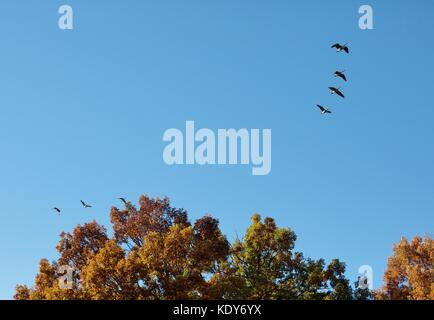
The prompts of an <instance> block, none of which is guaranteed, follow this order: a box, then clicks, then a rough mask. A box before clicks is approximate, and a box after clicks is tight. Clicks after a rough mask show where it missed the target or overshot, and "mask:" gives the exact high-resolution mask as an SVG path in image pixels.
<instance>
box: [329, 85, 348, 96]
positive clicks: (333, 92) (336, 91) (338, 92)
mask: <svg viewBox="0 0 434 320" xmlns="http://www.w3.org/2000/svg"><path fill="white" fill-rule="evenodd" d="M329 89H330V93H331V94H337V95H338V96H340V97H342V98H345V96H344V94H343V93H342V92H341V91H339V89H340V87H339V88H335V87H329Z"/></svg>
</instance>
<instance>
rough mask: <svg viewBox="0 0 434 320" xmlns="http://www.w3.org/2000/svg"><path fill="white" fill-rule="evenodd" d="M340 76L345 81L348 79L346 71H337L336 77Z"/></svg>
mask: <svg viewBox="0 0 434 320" xmlns="http://www.w3.org/2000/svg"><path fill="white" fill-rule="evenodd" d="M336 77H339V78H341V79H343V80H344V81H347V77H346V76H345V71H335V78H336Z"/></svg>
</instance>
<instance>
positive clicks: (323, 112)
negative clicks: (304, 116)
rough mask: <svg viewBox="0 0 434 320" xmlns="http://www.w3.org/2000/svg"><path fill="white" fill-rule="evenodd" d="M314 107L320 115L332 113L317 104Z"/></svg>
mask: <svg viewBox="0 0 434 320" xmlns="http://www.w3.org/2000/svg"><path fill="white" fill-rule="evenodd" d="M316 106H317V107H318V108H319V109H320V110H321V114H327V113H332V112H331V111H330V110H328V109H327V108H325V107H323V106H321V105H319V104H317V105H316Z"/></svg>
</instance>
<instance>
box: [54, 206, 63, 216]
mask: <svg viewBox="0 0 434 320" xmlns="http://www.w3.org/2000/svg"><path fill="white" fill-rule="evenodd" d="M53 210H54V211H56V213H57V214H58V215H60V213H61V212H62V210H60V209H59V208H58V207H54V208H53Z"/></svg>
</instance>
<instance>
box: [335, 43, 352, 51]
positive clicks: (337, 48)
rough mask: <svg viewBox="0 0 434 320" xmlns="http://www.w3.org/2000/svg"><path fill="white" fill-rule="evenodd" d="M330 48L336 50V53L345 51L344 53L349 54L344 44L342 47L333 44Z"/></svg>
mask: <svg viewBox="0 0 434 320" xmlns="http://www.w3.org/2000/svg"><path fill="white" fill-rule="evenodd" d="M332 48H336V51H337V52H342V51H345V52H346V53H350V49H349V48H348V47H347V44H346V43H345V44H344V45H341V44H339V43H335V44H334V45H332Z"/></svg>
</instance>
